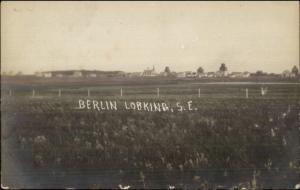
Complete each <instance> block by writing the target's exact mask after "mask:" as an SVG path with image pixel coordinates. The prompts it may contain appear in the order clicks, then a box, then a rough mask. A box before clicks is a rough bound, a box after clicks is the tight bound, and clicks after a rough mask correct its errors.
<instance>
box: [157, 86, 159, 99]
mask: <svg viewBox="0 0 300 190" xmlns="http://www.w3.org/2000/svg"><path fill="white" fill-rule="evenodd" d="M157 97H158V98H159V88H157Z"/></svg>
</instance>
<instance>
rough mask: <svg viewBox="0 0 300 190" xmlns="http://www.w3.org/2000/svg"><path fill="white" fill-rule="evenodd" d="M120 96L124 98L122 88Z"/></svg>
mask: <svg viewBox="0 0 300 190" xmlns="http://www.w3.org/2000/svg"><path fill="white" fill-rule="evenodd" d="M120 95H121V97H122V96H123V89H122V88H121V89H120Z"/></svg>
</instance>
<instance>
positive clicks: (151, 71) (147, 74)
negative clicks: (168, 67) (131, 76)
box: [142, 66, 158, 77]
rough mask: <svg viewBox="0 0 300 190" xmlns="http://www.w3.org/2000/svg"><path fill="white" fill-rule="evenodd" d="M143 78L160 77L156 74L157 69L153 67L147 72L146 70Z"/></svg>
mask: <svg viewBox="0 0 300 190" xmlns="http://www.w3.org/2000/svg"><path fill="white" fill-rule="evenodd" d="M142 76H143V77H155V76H158V73H156V71H155V68H154V66H153V68H152V69H149V68H147V69H146V70H144V72H143V74H142Z"/></svg>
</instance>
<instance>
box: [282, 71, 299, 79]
mask: <svg viewBox="0 0 300 190" xmlns="http://www.w3.org/2000/svg"><path fill="white" fill-rule="evenodd" d="M281 77H283V78H295V77H296V75H295V73H292V72H291V71H289V70H285V71H283V72H282V74H281Z"/></svg>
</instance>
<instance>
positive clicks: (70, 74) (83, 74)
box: [9, 66, 296, 78]
mask: <svg viewBox="0 0 300 190" xmlns="http://www.w3.org/2000/svg"><path fill="white" fill-rule="evenodd" d="M18 75H20V74H18ZM9 76H15V75H9ZM35 76H36V77H43V78H64V77H67V78H103V77H116V78H120V77H129V78H134V77H177V78H219V77H228V78H248V77H251V76H275V77H282V78H295V77H296V74H294V73H293V72H291V71H289V70H285V71H284V72H282V73H281V74H267V73H263V72H260V73H259V72H256V73H250V72H231V73H229V72H228V71H216V72H203V73H197V72H193V71H185V72H165V71H164V72H157V71H156V70H155V67H154V66H153V68H151V69H149V68H147V69H145V70H144V71H143V72H131V73H125V72H123V71H99V70H64V71H45V72H36V73H35Z"/></svg>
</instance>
